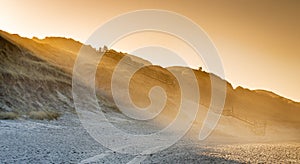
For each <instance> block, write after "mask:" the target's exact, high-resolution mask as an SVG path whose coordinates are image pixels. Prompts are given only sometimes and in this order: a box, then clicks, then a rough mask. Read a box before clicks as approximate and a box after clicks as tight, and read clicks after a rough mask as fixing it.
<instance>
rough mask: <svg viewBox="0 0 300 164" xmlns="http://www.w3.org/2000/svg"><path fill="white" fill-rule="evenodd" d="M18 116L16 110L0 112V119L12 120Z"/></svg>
mask: <svg viewBox="0 0 300 164" xmlns="http://www.w3.org/2000/svg"><path fill="white" fill-rule="evenodd" d="M18 117H19V114H18V113H16V112H0V119H2V120H14V119H17V118H18Z"/></svg>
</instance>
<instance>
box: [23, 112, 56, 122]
mask: <svg viewBox="0 0 300 164" xmlns="http://www.w3.org/2000/svg"><path fill="white" fill-rule="evenodd" d="M28 116H29V118H31V119H36V120H57V119H58V117H59V116H60V114H59V113H58V112H52V111H31V112H29V114H28Z"/></svg>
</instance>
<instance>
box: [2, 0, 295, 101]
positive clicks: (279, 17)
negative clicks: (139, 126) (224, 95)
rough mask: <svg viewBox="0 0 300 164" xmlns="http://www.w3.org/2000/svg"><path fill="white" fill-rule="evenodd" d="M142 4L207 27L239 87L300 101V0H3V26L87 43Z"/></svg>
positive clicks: (227, 71)
mask: <svg viewBox="0 0 300 164" xmlns="http://www.w3.org/2000/svg"><path fill="white" fill-rule="evenodd" d="M140 9H163V10H170V11H174V12H177V13H179V14H182V15H184V16H186V17H188V18H190V19H191V20H193V21H194V22H196V23H197V24H198V25H199V26H201V27H202V28H203V29H204V30H205V31H206V32H207V33H208V35H209V36H210V38H211V39H212V41H213V42H214V43H215V45H216V47H217V49H218V51H219V55H220V57H221V59H222V62H223V66H224V71H225V76H226V79H227V80H228V81H229V82H231V83H232V84H233V85H234V86H238V85H241V86H244V87H247V88H250V89H266V90H271V91H273V92H275V93H277V94H279V95H282V96H284V97H287V98H290V99H293V100H296V101H300V76H299V75H300V10H299V9H300V1H299V0H248V1H246V0H243V1H242V0H227V1H225V0H212V1H209V0H207V1H201V0H194V1H192V0H190V1H183V0H182V1H176V0H163V1H161V0H157V1H155V0H151V1H149V0H145V1H143V0H130V1H129V0H128V1H110V0H108V1H102V0H0V29H1V30H4V31H7V32H10V33H18V34H20V35H21V36H26V37H32V36H37V37H39V38H43V37H45V36H64V37H70V38H74V39H76V40H79V41H81V42H85V41H86V39H87V38H88V37H89V36H90V35H91V33H92V32H94V30H96V29H97V27H99V26H100V25H101V24H103V23H105V22H106V21H108V20H110V19H111V18H112V17H115V16H118V15H120V14H122V13H125V12H130V11H134V10H140ZM123 46H124V45H123ZM120 47H121V45H120Z"/></svg>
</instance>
